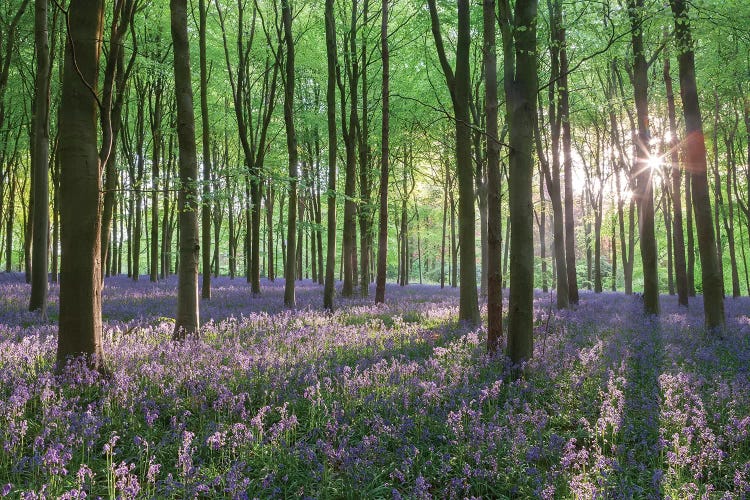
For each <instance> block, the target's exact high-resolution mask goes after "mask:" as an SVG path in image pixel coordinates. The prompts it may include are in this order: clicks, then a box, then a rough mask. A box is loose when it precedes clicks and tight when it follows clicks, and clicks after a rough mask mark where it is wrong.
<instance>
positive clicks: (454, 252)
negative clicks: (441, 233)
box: [450, 191, 458, 288]
mask: <svg viewBox="0 0 750 500" xmlns="http://www.w3.org/2000/svg"><path fill="white" fill-rule="evenodd" d="M450 202H451V288H456V286H458V241H457V239H456V200H455V198H454V197H453V192H452V191H451V193H450Z"/></svg>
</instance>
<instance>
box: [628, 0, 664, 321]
mask: <svg viewBox="0 0 750 500" xmlns="http://www.w3.org/2000/svg"><path fill="white" fill-rule="evenodd" d="M643 10H644V7H643V0H628V14H629V16H630V24H631V27H632V32H631V40H632V42H631V43H632V47H633V70H632V79H633V92H634V94H635V109H636V115H637V118H638V133H637V135H636V137H635V147H634V149H635V158H634V164H633V170H632V176H633V177H634V178H635V193H634V195H635V196H636V203H637V205H638V228H639V234H640V249H641V262H642V264H643V307H644V310H645V312H646V314H659V271H658V268H657V256H656V235H655V233H654V194H653V179H652V177H653V176H652V169H651V168H650V166H649V158H650V155H651V152H650V151H651V150H650V147H649V142H650V140H651V135H650V132H649V118H648V63H647V61H646V53H645V48H644V46H643V22H644V15H643Z"/></svg>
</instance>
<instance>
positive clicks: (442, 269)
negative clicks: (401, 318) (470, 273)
mask: <svg viewBox="0 0 750 500" xmlns="http://www.w3.org/2000/svg"><path fill="white" fill-rule="evenodd" d="M386 1H387V0H386ZM449 176H450V170H449V169H448V166H447V165H446V166H445V183H444V184H443V232H442V234H441V236H440V288H445V235H446V228H447V223H448V185H449V182H448V180H449ZM386 185H387V183H386ZM381 189H382V186H381ZM381 210H382V208H381ZM386 237H387V235H386Z"/></svg>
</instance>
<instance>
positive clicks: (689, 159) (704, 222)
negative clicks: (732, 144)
mask: <svg viewBox="0 0 750 500" xmlns="http://www.w3.org/2000/svg"><path fill="white" fill-rule="evenodd" d="M669 3H670V5H671V7H672V12H673V14H674V19H675V37H676V40H677V46H678V52H679V56H678V62H679V69H680V94H681V96H682V109H683V113H684V115H685V128H686V134H687V135H686V137H685V164H686V167H687V169H688V171H689V172H690V173H691V177H692V180H691V183H692V186H691V188H692V198H693V207H694V209H695V223H696V226H697V229H698V249H699V251H700V259H701V275H702V278H703V310H704V313H705V316H706V327H707V328H708V329H709V330H711V331H713V332H714V333H717V334H718V335H719V336H721V335H722V333H723V330H724V327H725V319H724V295H723V293H722V290H723V287H722V282H721V273H720V272H719V265H718V255H717V252H716V246H715V241H714V229H713V224H712V223H711V202H710V200H709V197H708V179H707V178H706V170H707V168H706V167H707V166H706V145H705V142H704V138H703V122H702V119H701V112H700V107H699V105H698V89H697V85H696V78H695V54H694V52H693V42H692V36H691V33H690V21H689V18H688V14H687V5H686V2H685V0H670V2H669Z"/></svg>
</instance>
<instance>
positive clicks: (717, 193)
mask: <svg viewBox="0 0 750 500" xmlns="http://www.w3.org/2000/svg"><path fill="white" fill-rule="evenodd" d="M677 60H678V61H679V57H678V59H677ZM714 96H715V97H714V101H715V103H716V105H715V107H714V130H713V134H712V136H713V146H714V164H713V171H714V172H713V174H714V227H715V230H716V252H717V253H718V254H719V257H718V258H719V261H718V262H719V275H720V276H721V293H722V295H725V294H726V290H725V289H724V245H723V244H722V243H721V223H720V218H721V213H722V212H723V210H722V207H723V206H724V200H723V197H722V194H721V178H720V177H719V151H718V150H719V147H718V142H719V140H718V135H719V99H718V96H717V95H716V93H715V92H714ZM709 201H710V200H709ZM698 238H699V239H700V230H698ZM698 246H699V247H700V243H699V244H698ZM698 251H699V252H700V248H699V250H698ZM704 294H705V291H704Z"/></svg>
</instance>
